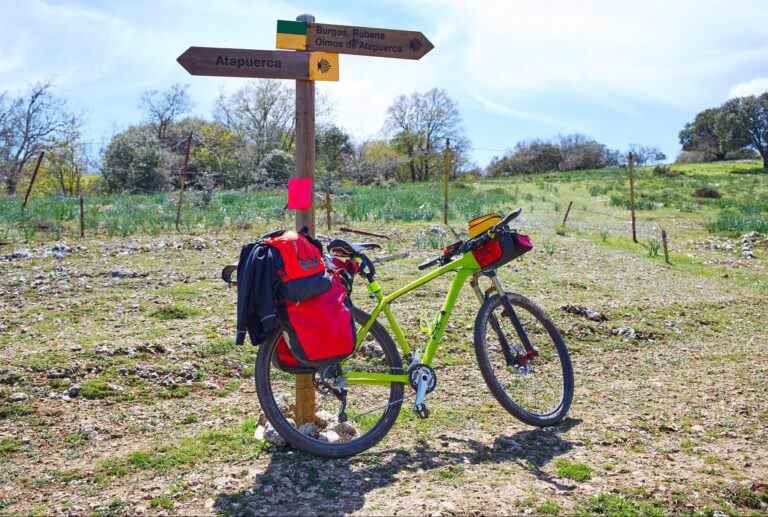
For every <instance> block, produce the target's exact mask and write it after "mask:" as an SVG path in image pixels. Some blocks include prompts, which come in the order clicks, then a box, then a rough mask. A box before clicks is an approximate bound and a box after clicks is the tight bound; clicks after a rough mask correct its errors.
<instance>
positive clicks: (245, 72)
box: [176, 47, 339, 81]
mask: <svg viewBox="0 0 768 517" xmlns="http://www.w3.org/2000/svg"><path fill="white" fill-rule="evenodd" d="M176 61H178V62H179V64H180V65H181V66H183V67H184V69H185V70H186V71H187V72H189V73H190V74H192V75H209V76H216V77H262V78H266V79H311V80H319V81H338V80H339V59H338V54H328V53H325V52H311V53H310V52H286V51H283V50H247V49H237V48H211V47H189V48H188V49H187V51H186V52H184V53H183V54H182V55H180V56H179V57H178V59H177V60H176ZM310 65H311V69H310Z"/></svg>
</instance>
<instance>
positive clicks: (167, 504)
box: [149, 495, 174, 510]
mask: <svg viewBox="0 0 768 517" xmlns="http://www.w3.org/2000/svg"><path fill="white" fill-rule="evenodd" d="M173 506H174V505H173V499H171V496H169V495H161V496H159V497H153V498H152V499H150V500H149V507H150V508H162V509H164V510H173Z"/></svg>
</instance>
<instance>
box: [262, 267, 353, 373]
mask: <svg viewBox="0 0 768 517" xmlns="http://www.w3.org/2000/svg"><path fill="white" fill-rule="evenodd" d="M330 278H331V287H330V289H328V290H327V291H326V292H324V293H322V294H320V295H317V296H314V297H312V298H307V299H306V300H304V301H301V302H293V301H290V300H286V301H285V302H284V303H281V304H280V305H279V306H278V309H277V315H278V318H279V319H280V322H281V324H282V326H283V328H284V330H285V332H284V333H283V334H282V335H281V336H280V337H279V338H278V343H277V351H276V362H277V365H278V367H280V368H281V369H283V370H285V371H293V372H297V371H313V370H315V369H317V368H321V367H323V366H326V365H328V364H331V363H334V362H338V361H340V360H342V359H344V358H345V357H347V356H349V355H350V354H352V352H354V350H355V324H354V320H353V318H352V303H351V302H350V300H349V295H348V293H347V288H346V286H345V285H344V283H343V281H342V279H341V277H340V276H339V275H337V274H331V275H330Z"/></svg>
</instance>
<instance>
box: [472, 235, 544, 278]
mask: <svg viewBox="0 0 768 517" xmlns="http://www.w3.org/2000/svg"><path fill="white" fill-rule="evenodd" d="M532 249H533V242H532V241H531V238H530V237H528V236H527V235H523V234H522V233H514V232H501V233H499V234H498V235H497V236H496V237H494V238H493V239H491V240H489V241H487V242H485V243H483V244H482V245H480V246H478V247H477V248H475V249H474V250H472V255H474V257H475V260H477V263H478V264H480V267H481V268H483V269H492V268H497V267H500V266H503V265H504V264H506V263H507V262H509V261H511V260H514V259H516V258H517V257H519V256H521V255H523V254H524V253H528V252H529V251H531V250H532Z"/></svg>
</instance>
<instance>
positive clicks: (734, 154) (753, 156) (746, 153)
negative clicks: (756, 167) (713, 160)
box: [725, 148, 760, 160]
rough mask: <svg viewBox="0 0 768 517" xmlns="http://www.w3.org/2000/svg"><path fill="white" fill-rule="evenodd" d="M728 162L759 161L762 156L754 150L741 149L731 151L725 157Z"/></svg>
mask: <svg viewBox="0 0 768 517" xmlns="http://www.w3.org/2000/svg"><path fill="white" fill-rule="evenodd" d="M725 159H726V160H758V159H760V155H759V154H758V152H757V151H755V150H754V149H748V148H744V149H739V150H738V151H731V152H729V153H727V154H726V155H725Z"/></svg>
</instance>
